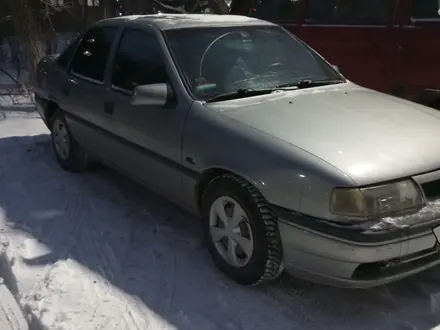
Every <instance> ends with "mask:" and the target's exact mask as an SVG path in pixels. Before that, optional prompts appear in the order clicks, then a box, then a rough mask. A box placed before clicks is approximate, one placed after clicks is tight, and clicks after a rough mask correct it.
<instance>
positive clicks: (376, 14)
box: [306, 0, 392, 25]
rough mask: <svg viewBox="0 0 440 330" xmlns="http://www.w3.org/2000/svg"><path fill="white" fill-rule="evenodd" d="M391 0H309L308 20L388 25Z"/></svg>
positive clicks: (314, 22)
mask: <svg viewBox="0 0 440 330" xmlns="http://www.w3.org/2000/svg"><path fill="white" fill-rule="evenodd" d="M391 8H392V2H390V1H389V0H309V5H308V8H307V17H306V22H307V23H311V24H326V25H327V24H328V25H331V24H334V25H386V24H387V23H388V20H389V14H390V10H391Z"/></svg>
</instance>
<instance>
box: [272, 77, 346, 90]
mask: <svg viewBox="0 0 440 330" xmlns="http://www.w3.org/2000/svg"><path fill="white" fill-rule="evenodd" d="M343 82H344V80H342V79H322V80H312V79H301V80H298V81H295V82H293V83H288V84H282V85H278V86H276V87H277V88H284V87H297V88H299V89H302V88H311V87H319V86H326V85H334V84H341V83H343Z"/></svg>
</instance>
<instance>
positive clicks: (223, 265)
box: [202, 174, 282, 286]
mask: <svg viewBox="0 0 440 330" xmlns="http://www.w3.org/2000/svg"><path fill="white" fill-rule="evenodd" d="M202 216H203V225H204V234H205V238H206V242H207V245H208V250H209V252H210V254H211V257H212V258H213V260H214V262H215V264H216V266H217V267H218V268H219V269H220V270H221V271H222V272H223V273H224V274H226V275H227V276H229V277H230V278H232V279H233V280H235V281H236V282H238V283H240V284H243V285H250V286H253V285H258V284H261V283H263V282H267V281H270V280H273V279H275V278H277V277H278V276H279V275H280V273H281V271H282V257H281V255H282V249H281V239H280V235H279V232H278V226H277V221H276V217H275V215H274V214H273V212H272V211H271V210H270V208H269V206H268V204H267V202H266V200H265V199H264V197H263V196H262V195H261V193H260V192H259V191H258V190H257V189H256V188H255V187H254V186H253V185H251V184H250V183H248V182H247V181H246V180H244V179H241V178H239V177H236V176H234V175H229V174H226V175H222V176H219V177H217V178H215V179H214V180H213V181H212V182H211V183H210V184H209V186H208V188H207V190H206V191H205V193H204V195H203V199H202Z"/></svg>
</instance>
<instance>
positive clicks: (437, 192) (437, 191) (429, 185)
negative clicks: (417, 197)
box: [422, 179, 440, 199]
mask: <svg viewBox="0 0 440 330" xmlns="http://www.w3.org/2000/svg"><path fill="white" fill-rule="evenodd" d="M422 189H423V192H424V193H425V196H426V198H427V199H435V198H436V197H440V179H438V180H435V181H431V182H426V183H423V184H422Z"/></svg>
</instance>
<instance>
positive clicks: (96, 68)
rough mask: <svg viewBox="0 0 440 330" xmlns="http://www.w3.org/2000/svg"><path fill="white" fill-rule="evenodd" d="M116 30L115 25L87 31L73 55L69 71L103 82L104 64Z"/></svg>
mask: <svg viewBox="0 0 440 330" xmlns="http://www.w3.org/2000/svg"><path fill="white" fill-rule="evenodd" d="M117 31H118V29H117V28H116V27H102V28H92V29H91V30H90V31H89V32H87V33H86V34H85V35H84V38H83V39H82V41H81V43H80V44H79V46H78V49H77V51H76V53H75V56H74V57H73V60H72V65H71V71H72V72H73V73H75V74H78V75H81V76H83V77H86V78H89V79H92V80H95V81H97V82H103V81H104V72H105V66H106V63H107V59H108V56H109V54H110V50H111V47H112V43H113V41H114V39H115V37H116V33H117Z"/></svg>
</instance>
